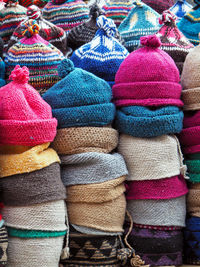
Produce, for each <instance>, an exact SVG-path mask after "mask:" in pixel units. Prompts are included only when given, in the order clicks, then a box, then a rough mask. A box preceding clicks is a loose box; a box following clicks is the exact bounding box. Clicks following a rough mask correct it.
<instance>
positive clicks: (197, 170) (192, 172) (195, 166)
mask: <svg viewBox="0 0 200 267" xmlns="http://www.w3.org/2000/svg"><path fill="white" fill-rule="evenodd" d="M185 164H186V165H187V170H188V176H189V178H190V181H191V182H193V183H200V167H199V166H200V165H199V164H200V159H188V160H185Z"/></svg>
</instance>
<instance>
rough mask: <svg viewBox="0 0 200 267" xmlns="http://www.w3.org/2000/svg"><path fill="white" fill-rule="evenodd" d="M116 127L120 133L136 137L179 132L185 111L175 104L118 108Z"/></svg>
mask: <svg viewBox="0 0 200 267" xmlns="http://www.w3.org/2000/svg"><path fill="white" fill-rule="evenodd" d="M115 127H116V129H118V131H119V132H120V133H124V134H128V135H131V136H135V137H156V136H161V135H163V134H172V133H179V132H180V131H181V130H182V127H183V112H182V111H181V110H180V109H179V108H178V107H174V106H167V107H161V108H157V109H153V110H152V109H150V108H148V107H141V106H129V107H121V108H120V109H118V110H117V114H116V120H115Z"/></svg>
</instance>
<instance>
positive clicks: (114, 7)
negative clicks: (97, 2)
mask: <svg viewBox="0 0 200 267" xmlns="http://www.w3.org/2000/svg"><path fill="white" fill-rule="evenodd" d="M133 7H134V4H133V1H131V0H108V1H106V3H105V5H104V6H103V7H102V9H103V11H104V13H105V16H106V17H107V18H110V19H113V20H114V22H115V24H116V25H117V26H119V25H120V23H121V22H122V21H123V20H124V19H125V18H126V17H127V15H128V13H129V11H130V10H131V9H132V8H133Z"/></svg>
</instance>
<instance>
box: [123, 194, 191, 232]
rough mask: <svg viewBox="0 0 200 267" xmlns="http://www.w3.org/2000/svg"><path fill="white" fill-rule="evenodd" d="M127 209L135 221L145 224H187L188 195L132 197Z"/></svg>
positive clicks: (182, 225)
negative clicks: (175, 196)
mask: <svg viewBox="0 0 200 267" xmlns="http://www.w3.org/2000/svg"><path fill="white" fill-rule="evenodd" d="M127 210H128V211H129V212H130V214H131V216H132V219H133V222H134V223H137V224H144V225H167V226H181V227H184V226H185V216H186V197H185V196H181V197H177V198H172V199H160V200H154V199H139V200H138V199H131V200H128V201H127Z"/></svg>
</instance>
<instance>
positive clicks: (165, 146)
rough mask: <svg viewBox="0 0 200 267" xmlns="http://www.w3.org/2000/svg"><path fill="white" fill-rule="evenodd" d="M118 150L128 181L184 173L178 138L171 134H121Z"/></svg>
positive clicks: (161, 177)
mask: <svg viewBox="0 0 200 267" xmlns="http://www.w3.org/2000/svg"><path fill="white" fill-rule="evenodd" d="M118 152H119V153H120V154H121V155H122V156H123V157H124V160H125V161H126V165H127V168H128V172H129V174H128V176H127V180H128V181H135V180H136V181H138V180H139V181H142V180H158V179H163V178H169V177H172V176H176V175H179V174H180V173H182V174H183V175H184V174H185V171H186V170H185V169H186V167H185V165H183V162H182V161H183V158H182V154H181V151H180V145H179V142H178V139H177V138H176V137H175V136H173V135H171V136H170V135H162V136H159V137H154V138H137V137H132V136H129V135H125V134H122V135H120V138H119V145H118Z"/></svg>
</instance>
